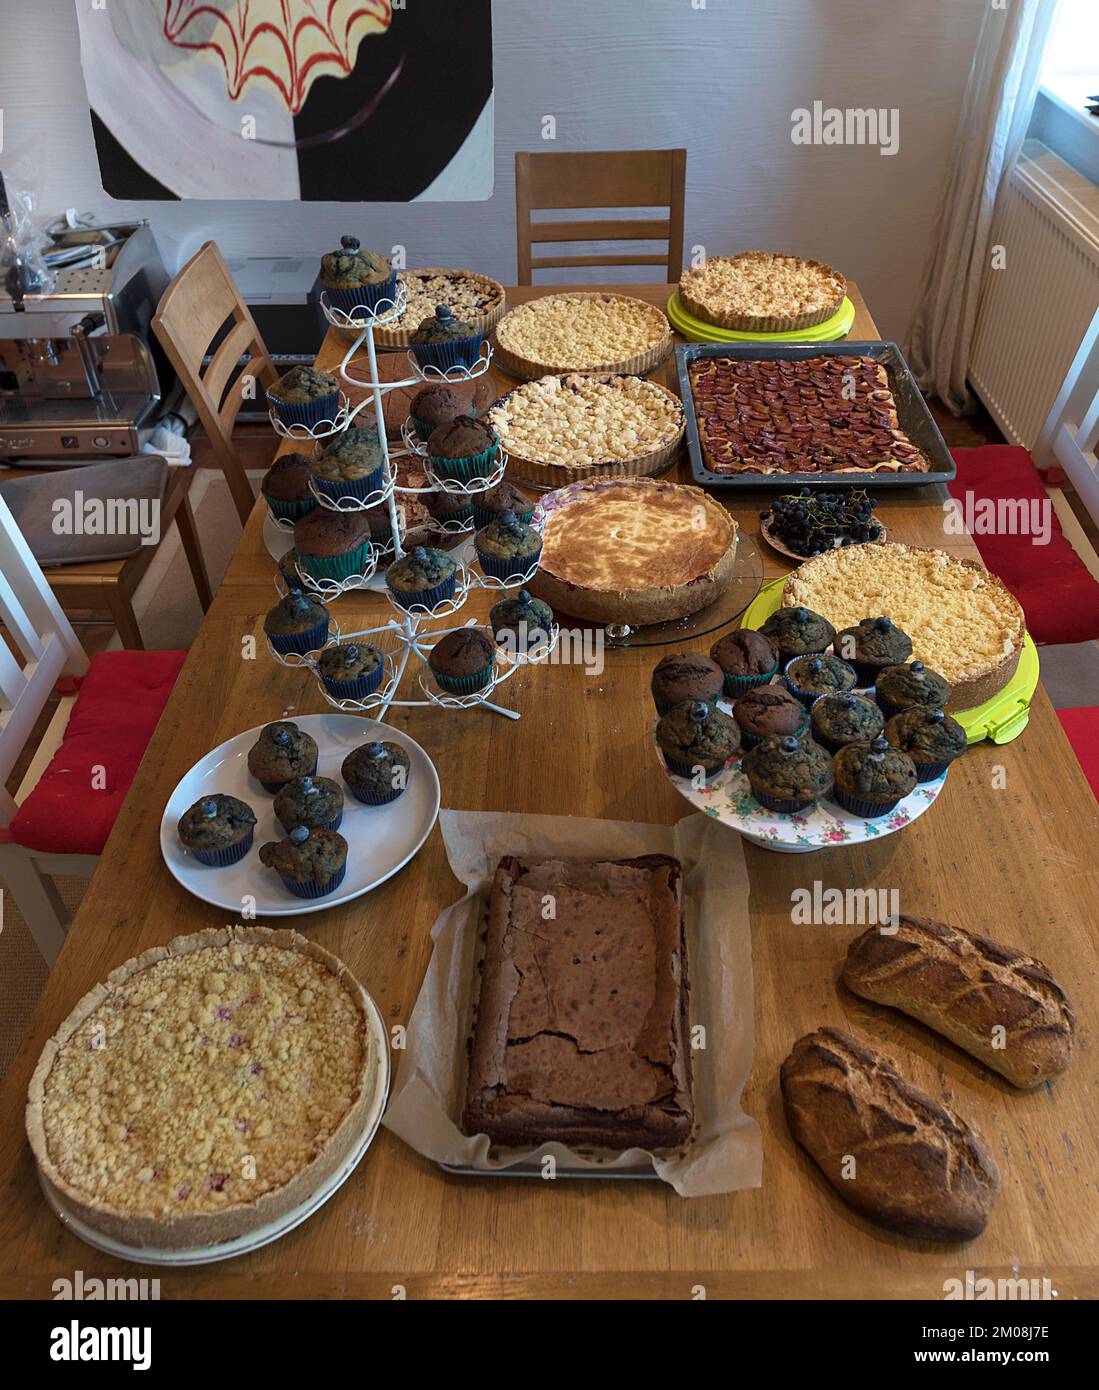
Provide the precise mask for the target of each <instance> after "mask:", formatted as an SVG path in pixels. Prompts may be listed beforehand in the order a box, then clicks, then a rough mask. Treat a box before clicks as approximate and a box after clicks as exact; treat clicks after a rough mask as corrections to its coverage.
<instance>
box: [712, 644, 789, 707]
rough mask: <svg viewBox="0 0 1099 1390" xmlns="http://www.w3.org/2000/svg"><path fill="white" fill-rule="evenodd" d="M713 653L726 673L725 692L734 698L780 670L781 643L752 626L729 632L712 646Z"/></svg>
mask: <svg viewBox="0 0 1099 1390" xmlns="http://www.w3.org/2000/svg"><path fill="white" fill-rule="evenodd" d="M710 657H711V659H712V660H713V661H715V662H716V663H717V664H718V666H720V667H721V670H722V672H723V674H724V677H725V694H726V695H731V696H733V698H734V699H735V698H736V697H737V696H739V695H745V694H747V692H748V691H749V690H752V689H754V688H755V686H757V685H766V684H767V682H768V681H769V680H770V679H771V677H772V676H774V675H777V673H778V647H777V646H776V645H775V643H774V642H773V641H772V640H771V638H770V637H766V636H764V634H763V633H762V632H754V631H753V630H752V629H751V628H748V627H742V628H738V629H737V631H736V632H728V633H726V634H725V636H724V637H722V638H721V639H720V641H717V642H715V643H714V645H713V646H712V647H711V648H710Z"/></svg>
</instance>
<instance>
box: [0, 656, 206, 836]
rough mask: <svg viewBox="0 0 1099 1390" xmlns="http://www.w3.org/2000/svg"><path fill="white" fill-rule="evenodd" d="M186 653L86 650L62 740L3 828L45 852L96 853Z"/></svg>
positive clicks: (123, 796) (132, 778)
mask: <svg viewBox="0 0 1099 1390" xmlns="http://www.w3.org/2000/svg"><path fill="white" fill-rule="evenodd" d="M186 656H187V653H186V652H185V651H183V652H103V653H101V654H100V655H99V656H94V657H92V660H91V666H90V668H89V670H88V674H87V675H86V676H85V677H84V678H83V680H82V681H81V683H80V690H79V693H78V694H77V697H76V700H75V702H74V704H73V707H72V714H71V715H70V717H69V723H68V726H67V727H66V729H65V737H64V740H63V741H62V744H61V747H60V748H59V749H58V750H57V752H56V753H55V754H54V755H53V757H52V758H51V759H50V764H49V766H48V767H47V768H46V770H45V772H44V773H43V774H42V777H41V779H40V781H39V783H38V785H37V786H36V787H35V789H34V790H33V791H32V792H31V794H30V796H28V797H27V799H26V801H24V802H23V804H22V806H20V808H19V810H18V811H17V812H16V814H15V816H14V818H13V819H12V821H11V824H10V825H9V826H8V827H7V829H6V831H5V832H3V838H4V839H5V840H14V841H15V843H16V844H19V845H24V846H25V847H26V848H27V849H36V850H41V851H42V852H44V853H47V854H99V853H101V852H102V849H103V846H104V845H105V844H106V843H107V836H108V835H109V834H110V833H111V827H112V826H113V825H114V823H115V821H116V819H117V818H118V813H119V811H120V810H121V809H122V802H123V800H124V798H125V796H126V793H127V792H128V791H129V790H130V784H131V783H132V782H133V780H134V774H135V773H136V772H137V769H138V765H139V764H140V762H141V759H142V758H143V757H144V756H145V749H146V748H147V747H148V743H149V739H150V738H151V737H152V735H153V730H154V729H155V728H156V726H157V722H158V721H159V719H160V716H161V713H162V712H163V710H164V706H165V705H166V704H167V703H168V696H169V695H170V694H171V693H172V686H173V685H174V684H175V681H176V677H177V676H178V675H179V672H180V669H181V667H182V666H183V662H184V660H185V659H186Z"/></svg>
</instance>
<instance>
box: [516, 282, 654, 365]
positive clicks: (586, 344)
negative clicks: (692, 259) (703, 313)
mask: <svg viewBox="0 0 1099 1390" xmlns="http://www.w3.org/2000/svg"><path fill="white" fill-rule="evenodd" d="M671 346H672V330H671V328H670V326H669V324H668V320H667V319H666V318H665V317H664V314H663V313H662V312H661V310H659V309H658V308H656V306H655V305H653V304H647V303H646V302H645V300H643V299H633V298H631V297H630V296H628V295H622V294H600V293H591V294H588V293H577V294H551V295H546V296H545V297H543V298H542V299H534V300H531V302H530V303H529V304H520V305H519V307H518V308H516V309H512V311H511V313H510V314H508V315H507V317H506V318H505V319H504V320H503V321H502V322H501V324H500V326H499V327H498V328H497V330H496V347H497V354H498V356H499V358H500V362H501V365H502V366H504V367H505V368H506V369H507V370H508V371H510V372H513V373H514V374H515V375H517V376H523V377H527V378H528V379H533V378H535V377H540V376H545V375H546V374H547V373H550V372H552V373H555V374H557V375H562V376H563V375H567V374H568V373H569V372H645V371H650V370H651V369H652V368H653V367H655V366H656V364H657V362H659V361H660V360H661V358H662V357H664V356H666V355H667V353H668V352H669V351H670V350H671Z"/></svg>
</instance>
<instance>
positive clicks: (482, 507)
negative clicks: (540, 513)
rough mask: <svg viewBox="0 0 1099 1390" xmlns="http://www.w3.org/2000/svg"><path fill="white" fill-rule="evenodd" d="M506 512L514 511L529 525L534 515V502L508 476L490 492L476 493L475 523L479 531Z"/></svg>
mask: <svg viewBox="0 0 1099 1390" xmlns="http://www.w3.org/2000/svg"><path fill="white" fill-rule="evenodd" d="M504 512H514V513H515V516H516V519H517V520H518V521H523V522H526V523H527V524H528V525H529V523H530V522H531V520H532V519H533V517H534V503H533V502H532V501H531V500H530V498H529V497H528V496H527V495H526V493H524V492H520V491H519V489H518V488H517V487H516V486H515V485H514V483H509V482H508V480H507V479H506V478H505V479H504V481H503V482H502V483H497V484H496V486H495V487H494V488H490V489H489V490H488V492H477V493H474V495H473V524H474V526H476V528H477V529H478V531H482V530H484V528H485V527H486V526H491V525H492V523H493V522H494V521H498V520H499V519H500V517H501V516H502V515H503V513H504Z"/></svg>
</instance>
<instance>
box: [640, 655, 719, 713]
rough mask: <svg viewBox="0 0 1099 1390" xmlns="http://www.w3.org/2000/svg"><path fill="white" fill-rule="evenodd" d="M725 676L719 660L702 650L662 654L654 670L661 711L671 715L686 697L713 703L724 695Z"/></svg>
mask: <svg viewBox="0 0 1099 1390" xmlns="http://www.w3.org/2000/svg"><path fill="white" fill-rule="evenodd" d="M724 684H725V676H724V673H723V672H722V670H721V667H720V666H719V665H718V664H717V662H716V661H714V660H712V659H711V658H710V657H708V656H703V655H702V653H701V652H677V653H674V654H673V655H671V656H665V657H661V659H660V660H659V661H658V662H657V664H656V669H655V670H654V671H653V677H652V682H651V689H652V695H653V703H654V704H655V705H656V712H657V714H667V713H668V711H669V710H670V709H671V708H672V706H673V705H681V704H683V703H684V701H686V700H703V701H705V702H706V703H707V704H711V703H712V702H713V701H714V700H716V699H717V697H718V696H719V695H720V694H721V692H722V689H723V687H724Z"/></svg>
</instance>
